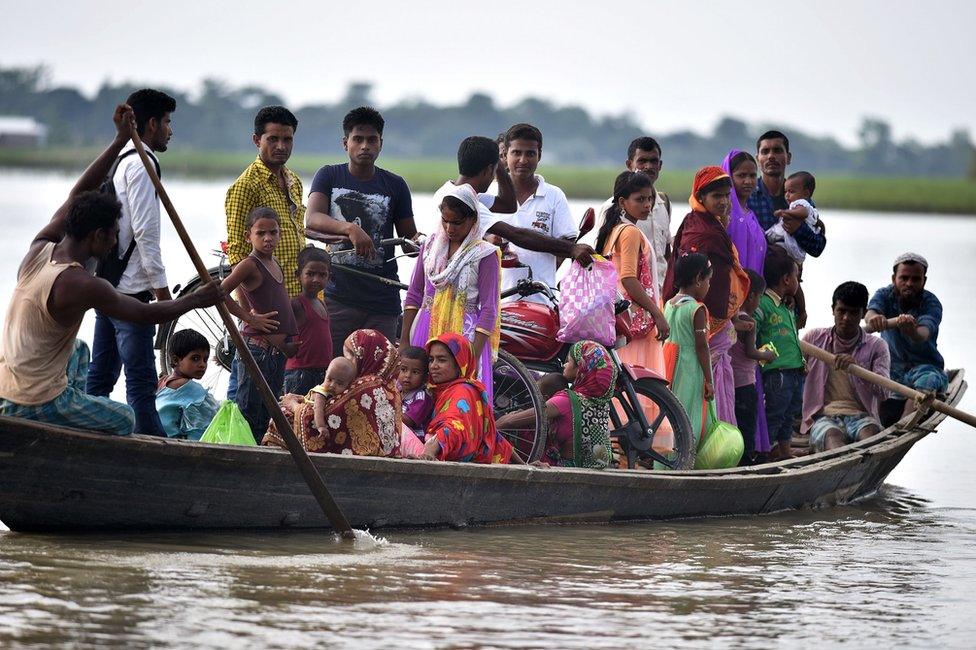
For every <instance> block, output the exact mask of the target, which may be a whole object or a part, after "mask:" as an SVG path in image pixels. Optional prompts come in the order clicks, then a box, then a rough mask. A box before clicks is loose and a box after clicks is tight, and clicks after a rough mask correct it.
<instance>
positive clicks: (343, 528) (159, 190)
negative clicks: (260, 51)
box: [132, 124, 355, 539]
mask: <svg viewBox="0 0 976 650" xmlns="http://www.w3.org/2000/svg"><path fill="white" fill-rule="evenodd" d="M132 143H133V144H135V146H136V151H138V152H139V158H141V159H142V164H143V165H144V166H145V168H146V172H147V173H148V174H149V178H150V179H151V180H152V183H153V185H154V186H155V187H156V194H157V195H159V200H160V201H162V202H163V207H165V208H166V212H167V213H168V214H169V218H170V220H171V221H172V222H173V227H174V228H176V232H177V234H179V236H180V241H182V242H183V246H184V247H185V248H186V252H187V253H188V254H189V256H190V259H191V260H192V261H193V266H194V267H196V270H197V273H198V274H200V280H201V281H202V282H203V283H204V284H208V283H210V282H212V280H211V278H210V273H209V271H207V266H206V264H204V263H203V259H201V258H200V254H199V253H198V252H197V249H196V247H195V246H194V245H193V242H192V241H191V240H190V235H189V234H188V233H187V232H186V228H184V227H183V221H182V220H181V219H180V217H179V215H178V214H177V213H176V208H175V207H173V202H172V201H170V200H169V195H168V194H166V190H165V189H164V188H163V184H162V183H161V182H160V180H159V176H157V175H156V169H155V167H154V166H153V164H152V163H151V162H150V160H149V156H148V155H147V154H146V149H145V147H143V145H142V139H141V138H139V134H138V133H137V132H136V127H135V124H133V125H132ZM217 311H218V312H220V317H221V319H223V321H224V326H225V327H226V328H227V333H228V334H230V337H231V339H232V340H233V341H234V345H235V346H236V347H237V354H238V356H239V357H240V359H241V361H243V362H244V368H245V369H246V370H247V374H248V375H250V377H251V379H252V380H253V381H254V383H255V385H256V386H257V387H258V391H259V392H260V393H261V399H262V400H263V401H264V405H265V406H266V407H267V408H268V412H269V413H270V414H271V419H272V420H274V423H275V426H276V427H277V429H278V433H279V434H280V435H281V437H282V438H283V439H284V441H285V443H286V444H287V445H288V451H290V452H291V456H292V458H293V459H294V460H295V464H296V465H297V466H298V471H299V472H301V474H302V478H304V479H305V482H306V483H307V484H308V489H309V490H311V492H312V496H314V497H315V500H316V501H318V503H319V507H320V508H322V512H323V513H325V517H326V519H328V520H329V524H331V525H332V528H333V529H334V530H335V531H337V532H339V533H340V534H341V535H342V536H343V537H344V538H346V539H353V538H354V537H355V535H354V534H353V532H352V527H350V526H349V521H348V520H347V519H346V516H345V515H344V514H342V510H340V509H339V506H338V504H337V503H336V502H335V500H334V499H333V498H332V495H331V494H329V490H328V488H326V487H325V483H324V482H323V481H322V477H321V476H319V473H318V471H317V470H316V469H315V465H313V464H312V460H311V459H310V458H309V457H308V453H306V451H305V448H304V447H302V443H301V442H299V441H298V438H297V437H296V436H295V432H294V431H292V429H291V425H290V424H289V423H288V419H287V418H286V417H285V415H284V413H282V412H281V408H280V407H279V406H278V400H277V398H276V397H275V395H274V393H272V392H271V388H270V387H269V386H268V382H267V381H266V380H265V378H264V375H262V374H261V369H260V368H258V364H257V362H256V361H255V360H254V356H253V355H252V354H251V350H250V349H249V348H248V347H247V344H246V343H245V342H244V337H243V336H242V335H241V333H240V332H239V331H238V329H237V323H235V322H234V317H233V315H232V314H231V313H230V311H229V310H228V309H227V305H225V304H224V303H219V304H218V305H217Z"/></svg>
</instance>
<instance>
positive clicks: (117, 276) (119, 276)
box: [85, 88, 176, 436]
mask: <svg viewBox="0 0 976 650" xmlns="http://www.w3.org/2000/svg"><path fill="white" fill-rule="evenodd" d="M126 103H127V104H128V105H129V106H131V107H132V110H133V112H134V113H135V118H136V128H137V130H138V132H139V137H140V138H141V139H142V141H143V144H145V146H146V150H147V153H148V154H149V157H150V158H151V159H152V160H153V162H154V163H155V164H156V170H157V172H158V171H159V163H158V161H157V160H156V156H155V153H156V152H160V151H166V148H167V143H168V142H169V139H170V137H171V136H172V134H173V130H172V128H171V127H170V114H171V113H172V112H173V111H175V110H176V100H174V99H173V98H172V97H170V96H169V95H167V94H166V93H163V92H160V91H158V90H153V89H149V88H145V89H143V90H138V91H136V92H134V93H132V94H131V95H130V96H129V98H128V99H127V100H126ZM133 152H134V145H133V144H132V143H129V144H128V146H127V147H126V149H124V150H123V151H122V153H121V155H120V156H119V158H118V159H117V160H116V165H115V170H114V173H113V174H112V177H111V188H110V187H105V188H103V190H104V191H111V190H112V189H114V192H115V195H116V197H117V198H118V200H119V202H120V203H121V204H122V218H121V219H119V235H118V249H117V250H115V251H113V252H112V253H110V254H109V255H108V256H107V259H106V260H103V261H102V262H100V263H99V267H98V269H97V271H96V274H97V275H98V276H99V277H102V278H104V279H106V280H107V281H109V282H110V283H112V284H114V285H116V287H117V288H118V290H119V292H120V293H124V294H127V295H129V296H132V297H133V298H136V299H137V300H140V301H142V302H146V303H148V302H151V301H152V300H154V299H155V300H170V299H171V296H170V291H169V286H168V283H167V281H166V269H165V268H164V267H163V261H162V255H161V252H160V248H159V238H160V225H161V224H160V216H161V213H160V207H159V198H158V197H157V196H156V190H155V188H154V186H153V184H152V181H151V180H150V178H149V173H148V172H147V171H146V169H145V167H144V166H143V164H142V160H141V159H140V158H139V156H138V155H137V154H135V153H133ZM120 252H121V256H120V255H119V254H120ZM155 334H156V327H155V325H151V324H144V323H131V322H127V321H122V320H119V319H117V318H110V317H108V316H107V315H105V314H103V313H102V312H101V311H98V310H96V311H95V336H94V340H93V342H92V361H91V366H90V367H89V371H88V380H87V384H86V387H85V389H86V392H87V393H88V394H90V395H95V396H99V397H108V396H109V395H110V394H111V392H112V390H113V389H114V388H115V384H116V382H117V381H118V379H119V375H120V374H121V372H122V369H123V368H124V369H125V393H126V402H128V404H129V406H131V407H132V409H133V410H134V411H135V416H136V429H135V430H136V432H138V433H145V434H149V435H159V436H164V435H165V433H164V431H163V427H162V424H161V423H160V421H159V414H158V413H157V412H156V379H157V378H156V355H155V351H154V349H153V341H154V338H155Z"/></svg>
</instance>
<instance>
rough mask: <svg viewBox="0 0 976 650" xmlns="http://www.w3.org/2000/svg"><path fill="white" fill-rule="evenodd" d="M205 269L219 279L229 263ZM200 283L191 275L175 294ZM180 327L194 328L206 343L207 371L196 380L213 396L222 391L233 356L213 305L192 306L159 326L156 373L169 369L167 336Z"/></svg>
mask: <svg viewBox="0 0 976 650" xmlns="http://www.w3.org/2000/svg"><path fill="white" fill-rule="evenodd" d="M207 270H208V271H209V272H210V277H211V279H213V280H214V281H216V282H220V281H222V280H223V279H224V278H225V277H226V276H227V274H228V273H230V267H229V266H214V267H212V268H210V269H207ZM201 285H202V283H201V281H200V278H199V277H196V278H193V279H192V280H190V281H189V282H187V283H186V285H184V286H183V288H182V289H180V291H179V293H178V294H177V297H182V296H185V295H187V294H190V293H193V292H194V291H196V290H197V289H199V288H200V286H201ZM184 329H192V330H196V331H197V332H199V333H200V334H202V335H203V336H204V338H206V339H207V341H208V342H209V343H210V352H211V357H210V364H209V365H208V366H207V373H206V374H205V375H204V376H203V379H201V380H200V383H202V384H203V385H204V386H205V387H207V388H208V389H209V390H210V391H211V392H212V393H213V394H214V395H224V394H226V392H227V381H228V379H229V378H230V364H231V361H233V359H234V343H233V341H231V339H230V336H229V335H228V334H227V328H226V327H224V321H223V320H222V319H221V317H220V313H219V312H218V311H217V308H216V307H207V308H206V309H193V310H191V311H188V312H186V313H185V314H183V315H181V316H178V317H177V318H176V319H175V320H172V321H170V322H168V323H163V324H162V325H160V326H159V333H158V334H157V335H156V337H157V338H156V343H157V347H158V348H159V370H160V372H161V373H165V374H169V372H170V370H171V368H170V365H169V349H170V346H169V341H170V337H172V336H173V334H174V333H175V332H178V331H180V330H184Z"/></svg>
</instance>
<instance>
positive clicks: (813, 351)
mask: <svg viewBox="0 0 976 650" xmlns="http://www.w3.org/2000/svg"><path fill="white" fill-rule="evenodd" d="M800 350H801V351H802V352H803V354H806V355H809V356H811V357H816V358H817V359H820V360H821V361H823V362H824V363H827V364H830V365H831V366H833V365H834V359H835V358H836V356H835V355H833V354H831V353H830V352H827V351H826V350H822V349H821V348H818V347H817V346H815V345H811V344H810V343H807V342H806V341H800ZM847 372H848V373H849V374H852V375H854V376H855V377H858V378H860V379H863V380H864V381H869V382H871V383H872V384H876V385H878V386H881V387H882V388H885V389H887V390H889V391H891V392H893V393H898V394H899V395H903V396H904V397H907V398H908V399H914V400H919V401H921V400H924V399H926V398H927V397H928V395H926V394H925V393H923V392H921V391H917V390H915V389H914V388H909V387H908V386H903V385H902V384H899V383H898V382H896V381H892V380H891V379H888V378H887V377H882V376H881V375H879V374H877V373H874V372H871V371H870V370H868V369H866V368H862V367H861V366H858V365H855V364H851V365H850V366H848V368H847ZM929 406H930V407H931V408H932V410H933V411H938V412H939V413H945V414H946V415H948V416H950V417H953V418H955V419H957V420H959V421H960V422H965V423H966V424H968V425H969V426H971V427H974V428H976V416H974V415H973V414H972V413H967V412H965V411H960V410H959V409H957V408H955V407H954V406H949V405H948V404H946V403H945V402H943V401H940V400H937V399H936V400H932V401H931V403H930V404H929Z"/></svg>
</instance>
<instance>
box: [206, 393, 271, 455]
mask: <svg viewBox="0 0 976 650" xmlns="http://www.w3.org/2000/svg"><path fill="white" fill-rule="evenodd" d="M200 442H210V443H214V444H218V445H245V446H248V445H249V446H251V447H254V446H255V445H256V444H257V443H256V442H254V436H252V435H251V427H250V426H249V425H248V423H247V420H245V419H244V414H243V413H241V409H239V408H238V407H237V404H235V403H234V402H232V401H230V400H224V402H223V403H222V404H221V405H220V409H218V410H217V415H215V416H214V419H213V420H212V421H211V422H210V425H209V426H208V427H207V430H206V431H204V432H203V436H201V437H200Z"/></svg>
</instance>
